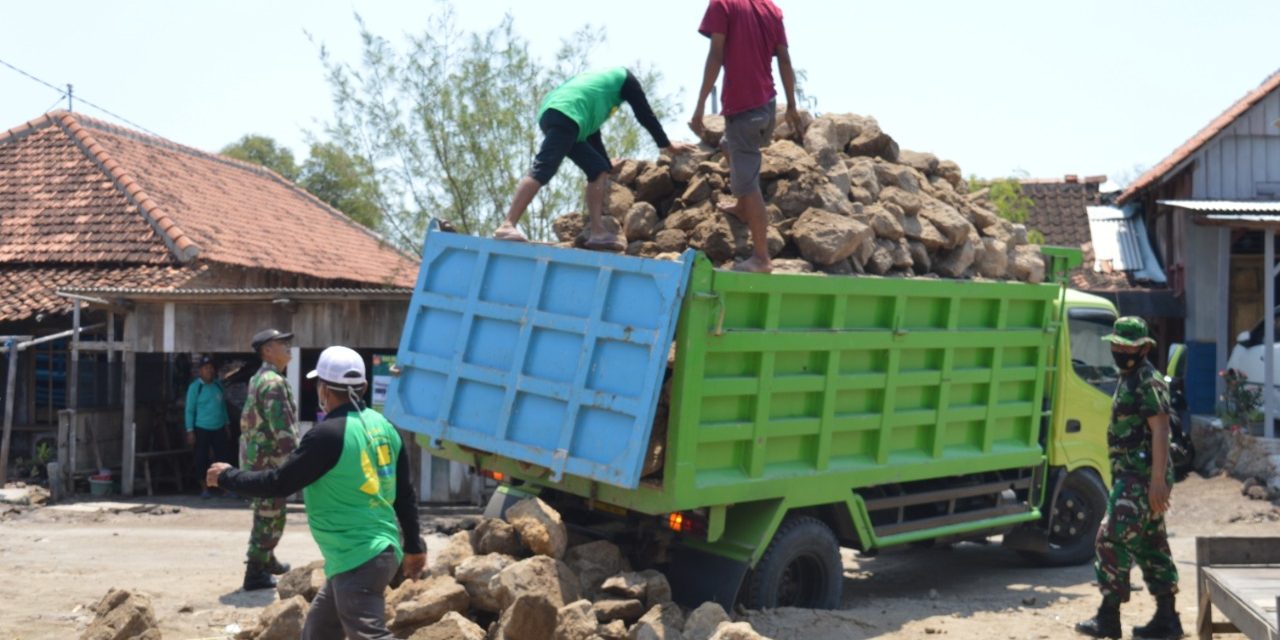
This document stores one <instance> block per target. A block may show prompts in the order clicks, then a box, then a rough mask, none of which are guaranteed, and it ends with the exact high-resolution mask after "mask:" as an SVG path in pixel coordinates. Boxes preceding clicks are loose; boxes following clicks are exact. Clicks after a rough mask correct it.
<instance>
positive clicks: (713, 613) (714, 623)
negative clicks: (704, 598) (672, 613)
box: [684, 602, 730, 640]
mask: <svg viewBox="0 0 1280 640" xmlns="http://www.w3.org/2000/svg"><path fill="white" fill-rule="evenodd" d="M729 621H730V620H729V614H728V613H725V610H724V607H722V606H720V604H719V603H716V602H704V603H702V605H701V606H699V607H698V608H697V609H694V610H693V613H690V614H689V617H688V618H687V619H685V621H684V640H711V636H713V635H715V633H716V628H717V627H719V626H720V625H722V624H724V623H726V622H729Z"/></svg>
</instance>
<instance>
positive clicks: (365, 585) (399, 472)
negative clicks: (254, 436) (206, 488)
mask: <svg viewBox="0 0 1280 640" xmlns="http://www.w3.org/2000/svg"><path fill="white" fill-rule="evenodd" d="M307 377H308V378H311V379H315V380H316V395H317V396H318V399H319V402H320V409H321V411H324V412H325V419H324V420H323V421H321V422H320V423H319V424H317V425H316V426H315V427H314V428H313V429H311V430H310V431H308V432H307V434H306V435H305V436H303V438H302V442H301V443H299V444H298V448H297V449H296V450H294V451H293V452H292V453H291V454H290V455H289V457H288V458H287V459H286V460H285V461H284V464H282V465H281V466H280V467H279V468H278V469H267V470H262V471H241V470H239V469H235V468H232V467H231V466H230V465H227V464H214V465H213V466H211V467H209V472H208V481H209V484H212V485H216V486H220V487H223V488H225V489H229V490H232V491H236V492H237V493H240V494H241V495H246V496H259V497H269V496H287V495H290V494H292V493H294V492H296V491H298V490H303V499H304V501H305V502H306V507H307V522H308V523H309V524H310V525H311V535H312V537H313V538H315V541H316V546H318V547H320V554H321V555H322V556H324V574H325V578H326V580H325V583H324V586H323V587H322V588H321V589H320V591H319V593H317V594H316V597H315V599H314V600H313V601H312V602H311V609H310V611H309V612H308V614H307V621H306V624H305V626H304V627H303V630H302V637H303V638H305V639H307V640H314V639H319V638H334V639H337V638H342V637H344V634H345V637H347V638H359V639H362V640H381V639H383V638H387V639H389V638H393V637H394V636H392V635H391V633H390V632H388V631H387V626H386V602H385V596H384V593H385V591H386V588H387V585H388V584H389V583H390V582H391V579H392V577H393V576H394V575H395V573H396V570H397V569H398V568H400V566H401V563H403V566H404V576H405V577H406V578H409V579H415V578H417V577H418V576H419V575H421V573H422V569H423V567H424V566H426V562H427V555H426V544H425V543H424V542H423V540H422V538H421V535H420V529H419V524H418V506H417V505H418V500H417V497H416V496H415V495H414V490H413V484H412V482H411V481H410V477H409V455H408V452H407V451H406V449H405V448H404V447H403V446H402V443H401V441H400V434H399V433H398V432H397V431H396V430H395V427H393V426H391V423H390V422H387V419H386V418H384V417H382V414H380V413H378V412H377V411H374V410H373V409H369V408H367V407H364V406H363V403H362V400H361V398H362V397H363V396H364V393H365V389H366V387H367V382H366V380H365V367H364V360H363V358H361V357H360V354H358V353H356V352H355V351H353V350H351V349H348V348H346V347H329V348H328V349H325V350H324V352H322V353H321V354H320V361H319V362H318V363H317V365H316V369H315V370H314V371H312V372H310V373H308V374H307ZM402 539H403V542H402Z"/></svg>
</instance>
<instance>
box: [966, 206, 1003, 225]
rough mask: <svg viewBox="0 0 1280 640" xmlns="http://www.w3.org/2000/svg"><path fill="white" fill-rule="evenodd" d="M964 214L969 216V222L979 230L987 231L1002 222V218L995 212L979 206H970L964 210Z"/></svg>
mask: <svg viewBox="0 0 1280 640" xmlns="http://www.w3.org/2000/svg"><path fill="white" fill-rule="evenodd" d="M964 212H965V213H966V214H967V215H968V216H969V221H970V222H972V223H973V226H974V227H977V228H978V229H986V228H987V227H990V226H991V225H993V224H997V223H999V222H1000V216H998V215H996V214H995V212H993V211H988V210H986V209H984V208H982V207H979V206H975V205H969V206H968V207H966V208H965V209H964Z"/></svg>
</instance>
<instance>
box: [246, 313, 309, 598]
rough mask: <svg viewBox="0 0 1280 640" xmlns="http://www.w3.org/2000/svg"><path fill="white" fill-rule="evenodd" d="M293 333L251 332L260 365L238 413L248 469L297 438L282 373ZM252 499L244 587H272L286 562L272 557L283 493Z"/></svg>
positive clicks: (273, 461) (272, 464)
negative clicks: (254, 333) (242, 406)
mask: <svg viewBox="0 0 1280 640" xmlns="http://www.w3.org/2000/svg"><path fill="white" fill-rule="evenodd" d="M292 340H293V334H292V333H287V332H283V331H280V330H278V329H264V330H262V331H259V332H258V333H257V334H256V335H254V336H253V343H252V345H253V350H254V351H255V352H257V354H258V357H259V358H262V367H261V368H260V369H258V372H257V373H255V374H253V378H251V379H250V380H249V395H248V398H246V399H245V403H244V409H243V410H242V411H241V412H240V440H241V447H240V451H241V453H242V455H243V460H242V462H243V464H242V465H241V466H243V467H246V468H248V469H252V470H253V471H262V470H266V469H274V468H276V467H278V466H280V465H281V464H282V463H283V462H284V460H285V457H286V456H288V455H289V454H290V453H292V452H293V448H294V447H295V446H296V445H297V443H298V426H297V419H298V417H297V416H298V409H297V405H296V404H295V403H294V401H293V389H292V388H290V387H289V381H288V380H285V378H284V372H285V369H286V368H288V366H289V361H290V360H291V359H292V358H293V356H292V354H291V353H290V351H289V347H290V345H291V341H292ZM288 495H289V494H285V495H284V496H279V497H273V498H257V499H255V500H254V501H253V529H252V530H251V531H250V532H249V551H248V554H247V555H248V561H247V563H246V565H245V570H244V590H245V591H253V590H256V589H274V588H275V586H276V580H275V578H274V577H273V576H279V575H284V574H285V573H287V572H288V571H289V565H288V564H286V563H283V562H280V561H279V560H278V559H276V555H275V549H276V545H278V544H280V537H281V536H283V535H284V523H285V518H284V516H285V506H286V504H285V497H286V496H288Z"/></svg>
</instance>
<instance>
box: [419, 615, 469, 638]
mask: <svg viewBox="0 0 1280 640" xmlns="http://www.w3.org/2000/svg"><path fill="white" fill-rule="evenodd" d="M484 638H485V631H484V629H482V628H481V627H480V625H478V624H476V623H474V622H472V621H471V620H469V619H468V618H467V617H466V616H464V615H462V614H461V613H458V612H457V611H450V612H449V613H446V614H444V617H443V618H440V621H439V622H436V623H435V624H432V625H430V626H427V627H423V628H421V629H418V630H417V631H414V632H413V635H411V636H409V640H484Z"/></svg>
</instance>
